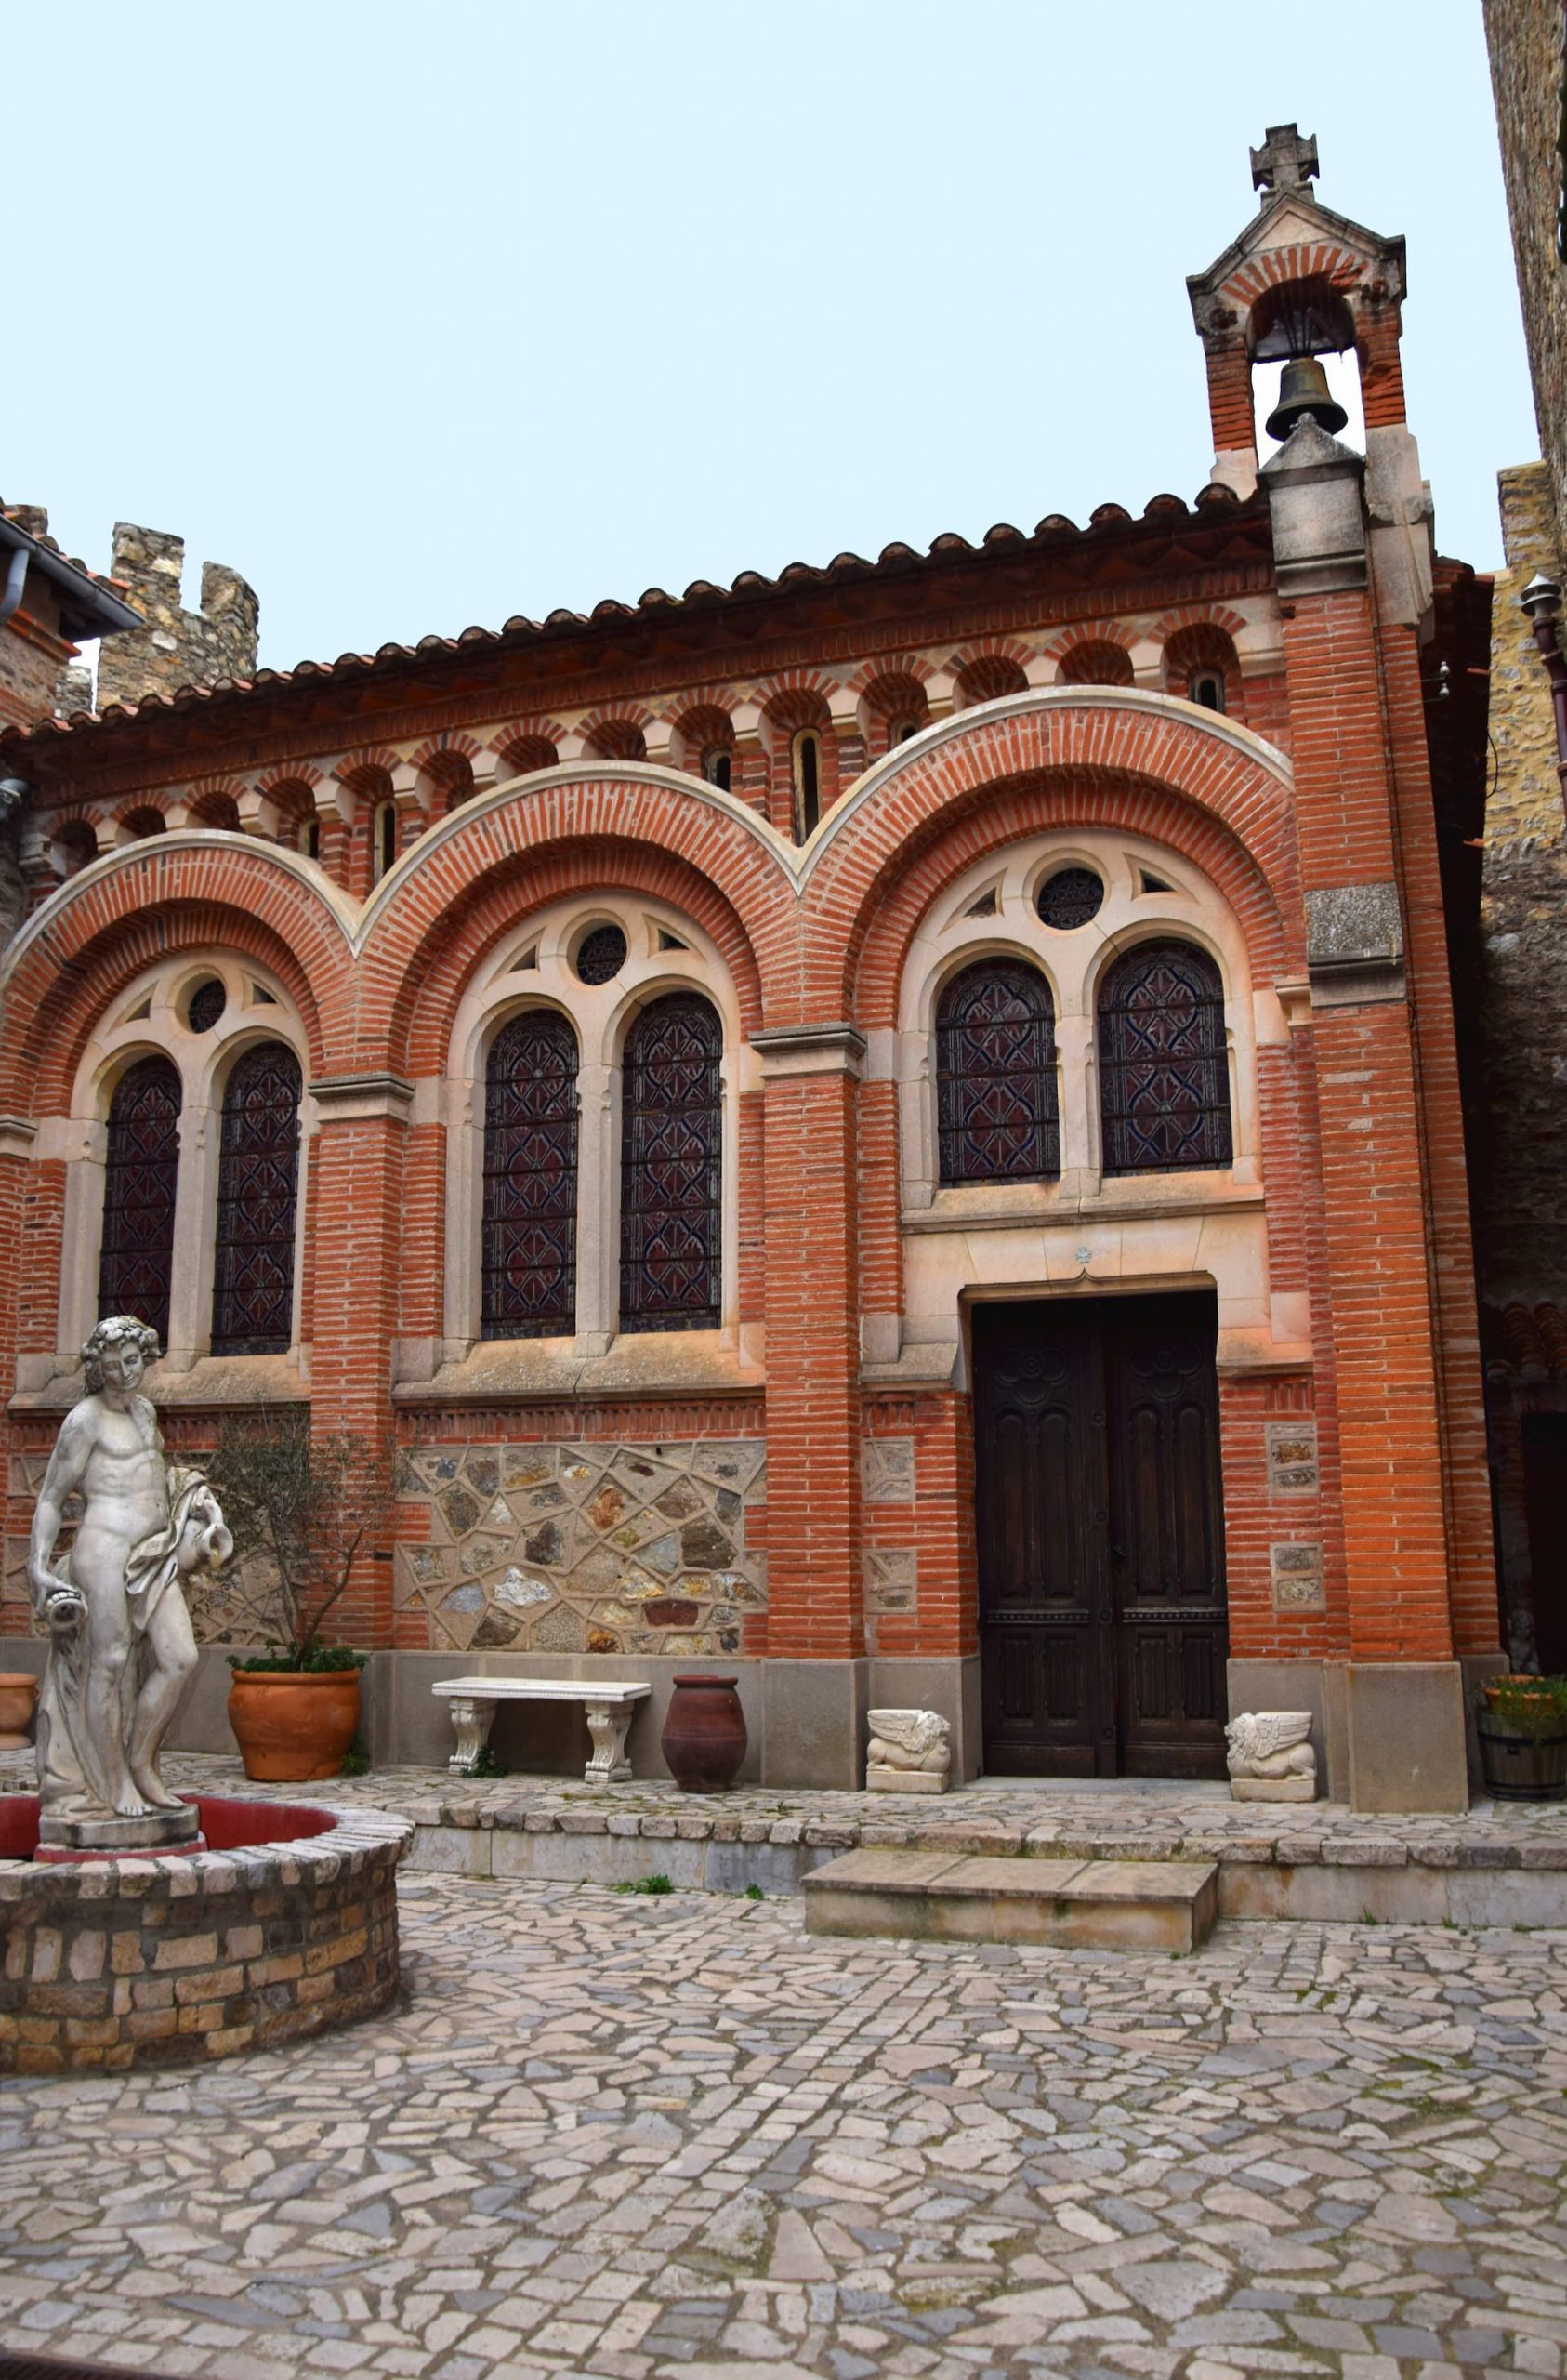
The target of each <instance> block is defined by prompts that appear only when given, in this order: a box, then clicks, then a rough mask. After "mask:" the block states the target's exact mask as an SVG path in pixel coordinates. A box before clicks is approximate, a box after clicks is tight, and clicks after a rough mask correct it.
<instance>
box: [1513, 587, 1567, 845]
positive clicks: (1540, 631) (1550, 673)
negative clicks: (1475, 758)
mask: <svg viewBox="0 0 1567 2380" xmlns="http://www.w3.org/2000/svg"><path fill="white" fill-rule="evenodd" d="M1518 600H1519V602H1520V604H1521V606H1522V608H1523V610H1524V611H1526V612H1527V613H1528V615H1529V625H1530V627H1531V628H1533V629H1534V641H1535V643H1536V644H1537V645H1538V646H1539V648H1540V658H1541V660H1542V661H1543V662H1544V663H1545V665H1546V675H1547V678H1548V679H1549V680H1550V699H1551V707H1552V709H1553V710H1554V711H1555V713H1556V774H1557V779H1558V782H1559V783H1560V787H1561V808H1562V814H1563V817H1564V818H1567V654H1563V652H1562V650H1561V647H1560V644H1559V643H1558V641H1557V635H1556V622H1557V615H1558V614H1559V613H1560V609H1561V589H1560V587H1559V586H1558V585H1557V583H1556V581H1555V579H1554V578H1547V576H1546V575H1545V573H1544V572H1543V571H1537V572H1536V573H1535V575H1534V577H1533V578H1532V579H1531V580H1530V581H1529V584H1528V586H1527V587H1526V588H1524V590H1523V592H1522V594H1521V596H1520V597H1519V599H1518Z"/></svg>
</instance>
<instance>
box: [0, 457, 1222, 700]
mask: <svg viewBox="0 0 1567 2380" xmlns="http://www.w3.org/2000/svg"><path fill="white" fill-rule="evenodd" d="M1262 506H1263V499H1262V498H1261V497H1259V496H1248V497H1241V496H1237V495H1236V494H1235V492H1234V490H1233V489H1232V488H1230V487H1227V486H1225V485H1224V484H1223V483H1218V482H1212V483H1209V484H1208V485H1206V486H1205V487H1203V488H1201V489H1199V491H1198V493H1197V495H1196V496H1195V498H1194V499H1193V501H1192V503H1191V504H1190V505H1188V504H1187V503H1185V502H1184V501H1183V499H1182V498H1181V497H1180V496H1171V495H1168V494H1165V493H1161V494H1158V495H1155V496H1150V497H1149V499H1148V501H1147V503H1146V504H1145V505H1144V506H1143V509H1142V512H1141V514H1140V516H1137V515H1134V514H1132V513H1130V512H1128V511H1127V510H1126V508H1125V506H1123V505H1120V504H1100V505H1097V506H1096V507H1095V509H1094V510H1093V511H1092V512H1091V513H1090V514H1089V516H1088V522H1087V526H1086V528H1081V527H1079V525H1078V523H1077V522H1075V521H1073V520H1070V519H1069V518H1068V517H1067V515H1066V514H1065V513H1061V512H1050V513H1047V514H1046V516H1045V518H1044V519H1043V520H1042V521H1040V522H1036V523H1035V525H1034V529H1033V531H1032V532H1029V531H1025V530H1022V529H1019V528H1016V527H1014V526H1013V524H1012V523H1011V522H1007V521H999V522H995V523H994V526H993V527H991V528H989V529H987V530H986V531H985V533H984V535H983V536H982V537H981V538H980V540H979V541H978V543H975V542H974V541H972V540H971V539H969V538H968V537H964V536H960V535H958V533H957V532H956V531H955V530H945V531H943V532H942V535H941V536H936V537H933V538H932V539H931V541H930V546H929V549H928V552H926V553H923V554H922V553H920V552H918V551H917V550H916V549H915V548H914V547H913V546H909V545H905V544H903V543H902V541H901V540H895V541H894V542H893V543H892V544H890V545H887V546H884V547H883V548H882V549H881V551H880V553H879V554H877V555H876V559H875V561H869V560H867V559H866V557H865V556H864V555H863V554H856V553H850V552H848V551H845V552H842V553H838V554H835V555H834V557H833V559H832V561H831V562H827V563H825V564H822V565H818V564H815V563H811V562H786V563H785V564H784V568H783V569H782V570H781V571H780V572H779V574H778V575H777V577H776V578H769V577H767V576H765V575H764V574H763V573H761V572H760V571H755V570H743V571H742V572H740V574H739V575H738V576H737V577H736V578H735V579H734V581H733V583H732V585H731V586H729V587H721V586H718V585H717V584H715V582H714V581H712V580H711V579H705V578H695V579H692V581H691V585H690V586H689V587H688V588H686V589H685V592H684V593H683V594H682V595H671V594H669V593H668V592H667V590H666V589H665V588H662V587H650V588H647V589H646V590H645V592H644V593H642V594H641V595H639V597H638V599H637V601H636V602H635V603H627V602H622V601H621V600H619V599H618V598H616V597H613V596H611V597H606V598H605V599H604V601H602V602H599V603H596V604H594V606H593V608H592V610H591V611H588V612H573V611H571V610H568V609H566V608H565V607H560V608H559V609H557V610H555V611H553V612H550V613H548V614H547V615H546V617H545V618H544V619H543V620H542V621H541V620H533V619H529V618H528V617H527V616H526V615H524V614H522V613H514V614H513V615H511V617H510V618H509V619H507V620H505V621H503V622H502V624H501V626H500V627H499V628H480V627H477V626H475V627H471V628H463V629H461V630H459V632H458V633H457V634H456V635H455V636H435V635H431V636H424V637H420V638H419V640H418V641H417V642H416V643H415V644H399V643H396V642H388V643H386V644H383V645H379V646H377V647H376V649H375V652H374V653H369V654H366V653H351V652H350V653H341V654H339V655H338V656H337V658H336V661H325V662H323V661H309V660H307V661H299V662H296V664H295V666H294V667H293V668H292V669H257V671H256V673H255V675H254V676H253V677H250V678H218V679H216V680H215V681H213V682H212V683H211V684H210V685H207V686H179V687H177V688H175V689H174V691H173V692H172V693H169V692H165V691H162V690H160V691H158V692H155V693H150V694H143V695H142V696H141V697H140V699H139V700H138V702H136V703H135V704H125V703H110V704H108V705H107V706H106V707H105V708H104V709H103V710H101V711H76V712H73V713H72V716H71V718H70V719H46V720H39V721H35V722H34V723H33V725H32V726H31V727H27V728H21V727H12V728H7V729H4V730H0V744H7V743H20V742H23V741H25V740H26V739H27V738H29V737H31V736H33V735H46V734H53V735H69V734H74V733H77V732H80V731H83V730H86V729H87V728H92V727H101V726H104V725H107V724H109V723H111V722H112V721H122V720H130V719H142V718H148V717H151V716H152V715H154V714H156V713H158V712H161V711H167V710H172V709H175V708H184V707H188V706H190V705H191V704H194V703H201V702H210V701H212V700H213V698H214V697H215V696H217V695H219V694H248V693H253V692H258V691H261V690H262V689H265V690H267V691H269V692H270V691H272V690H275V689H277V688H280V687H284V686H290V685H295V684H297V683H299V682H300V681H305V680H317V679H326V678H336V677H338V676H339V675H341V676H344V677H349V676H354V675H367V674H369V673H371V672H373V671H375V670H378V669H390V668H397V667H400V666H401V665H402V664H404V663H407V662H410V661H416V660H418V659H419V658H420V656H421V655H428V654H435V653H458V652H465V651H466V652H471V651H472V650H473V649H474V648H475V647H476V646H479V645H485V646H494V645H499V644H504V643H506V642H507V641H512V640H514V639H515V640H528V639H533V638H542V637H545V636H547V635H548V634H550V633H551V632H552V631H555V632H559V631H561V630H566V629H580V628H591V627H593V626H594V625H595V624H596V623H598V622H600V621H605V620H612V619H626V620H631V619H636V618H638V617H639V616H641V615H647V614H650V613H656V612H675V611H685V610H691V609H695V608H697V607H699V606H701V605H704V604H718V603H723V602H730V601H731V600H732V599H733V598H735V597H737V596H738V597H742V598H744V597H747V596H757V595H773V594H778V593H780V592H782V591H784V590H785V589H787V588H795V587H800V586H816V587H826V586H830V585H832V584H833V583H834V582H835V581H836V580H843V579H849V578H854V577H876V576H877V575H882V574H884V573H885V574H886V575H892V574H894V573H895V572H897V571H900V570H904V569H907V568H908V567H909V566H910V565H911V564H912V565H915V566H920V565H923V564H926V563H929V562H947V561H951V560H954V559H962V558H981V557H982V556H984V555H985V554H986V553H987V552H994V550H996V549H1000V548H1007V547H1018V546H1041V545H1057V544H1060V545H1065V544H1066V543H1068V542H1069V541H1071V540H1073V539H1083V538H1088V537H1092V536H1096V535H1099V536H1103V535H1105V534H1106V533H1107V532H1110V531H1114V530H1120V529H1125V528H1135V527H1137V526H1139V525H1140V524H1141V523H1142V522H1147V523H1150V524H1151V525H1152V526H1154V527H1159V526H1162V525H1172V526H1173V525H1174V524H1175V523H1176V522H1201V521H1203V520H1204V519H1208V520H1211V519H1213V518H1214V516H1216V515H1218V514H1221V513H1222V514H1225V515H1232V516H1234V517H1237V518H1246V517H1248V516H1251V515H1254V514H1259V513H1260V512H1261V510H1262ZM108 583H112V582H108Z"/></svg>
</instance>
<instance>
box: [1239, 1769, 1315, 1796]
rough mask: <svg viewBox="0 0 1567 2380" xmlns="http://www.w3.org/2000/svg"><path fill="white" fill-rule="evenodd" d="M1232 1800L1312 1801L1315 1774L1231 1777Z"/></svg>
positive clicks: (1312, 1771)
mask: <svg viewBox="0 0 1567 2380" xmlns="http://www.w3.org/2000/svg"><path fill="white" fill-rule="evenodd" d="M1230 1798H1231V1801H1232V1802H1314V1801H1315V1800H1316V1798H1317V1774H1316V1771H1315V1769H1312V1770H1311V1772H1310V1775H1309V1776H1305V1777H1231V1779H1230Z"/></svg>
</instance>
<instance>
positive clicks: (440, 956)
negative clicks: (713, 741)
mask: <svg viewBox="0 0 1567 2380" xmlns="http://www.w3.org/2000/svg"><path fill="white" fill-rule="evenodd" d="M594 881H600V882H603V883H605V884H608V883H609V882H611V881H616V882H619V883H620V884H622V885H624V886H630V887H632V888H634V889H637V890H640V891H645V892H650V893H655V892H656V893H659V895H660V897H662V898H665V899H667V900H669V901H671V902H673V903H674V904H675V905H676V906H687V907H690V908H691V914H692V915H693V916H694V917H695V918H696V919H697V920H698V922H699V923H701V924H702V925H704V927H705V928H706V930H707V931H708V932H710V933H711V934H712V936H713V939H714V941H715V942H716V943H717V944H718V946H719V948H720V949H721V950H722V951H723V953H724V956H725V959H726V961H727V962H728V964H729V965H730V967H731V972H732V973H733V974H734V977H735V980H736V983H737V985H740V986H741V987H742V997H743V1000H744V1003H745V1006H746V1013H747V1022H748V1023H749V1022H750V1019H751V1018H752V1016H755V1017H756V1019H757V1021H760V1019H761V1018H762V1017H763V1016H765V1015H766V1014H768V1013H770V1012H771V1011H772V1010H773V1009H774V1008H775V1007H777V1006H778V1005H779V1003H781V1002H783V1003H785V1004H786V1003H787V1002H788V1001H789V1000H790V999H791V998H793V997H794V985H795V983H796V982H797V976H796V973H795V969H794V958H795V948H796V934H795V909H796V902H795V898H794V893H793V884H792V878H791V871H790V868H789V866H788V862H787V860H786V858H785V857H784V852H783V849H782V847H781V846H780V845H779V844H778V839H777V838H776V837H775V836H773V835H772V834H771V832H770V829H769V828H768V827H767V826H765V825H764V824H763V823H762V822H761V821H760V820H759V819H758V818H757V816H756V814H755V813H754V812H752V811H751V810H749V809H748V808H746V806H745V805H744V803H742V802H740V801H738V800H734V799H733V798H732V797H731V796H730V795H727V794H723V793H720V792H719V791H718V789H717V788H715V787H707V786H704V785H703V784H702V783H701V782H700V781H698V780H693V779H692V778H691V777H689V776H682V775H677V774H675V772H674V771H672V770H665V769H658V768H652V767H645V768H642V767H639V768H631V767H627V768H625V769H624V770H618V769H617V770H616V771H614V772H613V773H606V772H599V771H596V770H590V769H584V768H582V767H581V766H573V767H570V768H564V769H550V770H543V771H540V772H539V773H537V774H535V775H533V776H529V777H525V778H522V779H520V780H519V781H518V783H516V784H515V785H513V786H507V787H500V788H498V789H497V791H496V792H494V794H492V795H489V796H487V797H486V798H485V799H484V800H481V801H479V802H476V803H474V804H473V805H472V807H471V808H470V809H469V810H467V811H466V812H465V813H462V814H461V816H459V817H455V818H453V819H452V820H450V821H449V822H445V823H443V825H442V826H441V828H439V829H436V830H434V831H432V832H431V833H430V834H428V835H426V836H424V837H422V838H421V840H419V842H418V843H417V844H415V847H414V849H413V851H412V852H410V853H407V854H406V855H405V857H404V859H403V860H402V862H401V863H400V864H399V866H397V867H396V868H395V869H393V870H392V872H391V874H390V875H389V876H388V877H387V878H386V879H384V881H383V883H382V884H381V885H380V886H379V887H378V888H377V891H376V894H375V898H374V899H373V900H372V901H371V903H370V904H369V906H368V907H367V909H366V911H365V917H364V924H363V927H362V960H361V965H362V973H363V985H364V988H363V1025H362V1033H363V1036H364V1047H365V1049H366V1051H368V1048H369V1046H370V1044H371V1042H372V1041H378V1043H379V1046H380V1047H381V1048H382V1049H383V1051H385V1052H386V1055H385V1056H384V1057H383V1058H382V1059H381V1060H380V1061H379V1063H384V1064H390V1063H397V1064H417V1065H418V1067H419V1069H420V1071H425V1070H427V1069H429V1068H433V1067H436V1066H438V1065H439V1064H440V1063H441V1059H442V1058H443V1055H444V1051H443V1047H442V1045H441V1034H442V1030H443V1027H442V1025H441V1018H442V1016H443V1015H444V1017H445V1019H446V1020H447V1023H448V1024H449V1021H450V1016H451V1014H452V1012H453V1010H454V1007H455V1003H456V1000H457V999H458V998H460V997H461V990H462V985H463V984H464V982H465V981H466V979H467V972H469V971H470V970H471V968H472V967H474V966H476V965H478V964H479V963H480V960H481V957H482V955H483V952H484V950H485V949H486V948H488V947H489V945H490V943H491V941H492V940H493V939H494V936H495V935H496V934H498V933H500V932H504V931H506V930H507V927H509V926H510V925H513V924H516V923H518V922H519V921H520V919H521V918H522V917H523V916H524V915H525V914H526V911H527V908H528V907H529V906H533V905H535V904H536V903H537V902H539V901H542V900H544V899H546V898H555V897H558V895H559V894H560V893H561V892H564V891H566V890H569V889H571V887H573V886H583V885H586V884H590V883H592V882H594ZM383 987H384V998H383ZM415 1021H416V1022H415ZM415 1033H416V1042H415ZM415 1050H416V1055H415ZM438 1053H439V1054H438Z"/></svg>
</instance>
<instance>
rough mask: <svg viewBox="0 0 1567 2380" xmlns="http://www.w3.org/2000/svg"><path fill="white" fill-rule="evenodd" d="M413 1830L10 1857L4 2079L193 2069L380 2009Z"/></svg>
mask: <svg viewBox="0 0 1567 2380" xmlns="http://www.w3.org/2000/svg"><path fill="white" fill-rule="evenodd" d="M7 1806H9V1805H7ZM208 1806H209V1807H210V1806H211V1805H208ZM5 1815H6V1812H5V1811H0V1818H4V1817H5ZM411 1833H412V1829H411V1828H410V1827H409V1826H408V1825H407V1824H406V1823H405V1822H403V1821H402V1820H401V1819H395V1818H393V1819H388V1818H386V1817H385V1816H383V1815H382V1814H381V1813H379V1812H374V1811H354V1812H351V1813H350V1812H343V1813H341V1814H340V1815H339V1817H338V1819H337V1823H336V1826H335V1827H334V1828H333V1829H332V1830H331V1831H330V1832H329V1833H327V1834H325V1835H324V1836H322V1835H318V1836H315V1837H313V1838H311V1839H309V1840H304V1841H299V1842H286V1841H285V1842H282V1843H277V1844H268V1845H259V1846H257V1847H256V1848H254V1849H243V1850H234V1851H230V1852H228V1853H221V1854H220V1853H205V1852H197V1853H194V1854H188V1855H186V1856H184V1857H183V1858H161V1859H158V1858H144V1859H129V1858H121V1859H106V1860H102V1861H94V1862H93V1863H91V1864H90V1865H87V1866H80V1867H78V1866H59V1867H47V1866H39V1865H36V1864H34V1863H33V1862H32V1861H30V1860H28V1859H25V1858H0V2074H7V2073H16V2074H61V2073H65V2072H68V2071H72V2070H76V2069H82V2068H92V2067H96V2068H99V2069H109V2070H111V2071H112V2070H118V2069H124V2068H126V2067H130V2066H173V2065H186V2064H189V2063H191V2062H192V2061H195V2060H201V2061H204V2060H207V2059H210V2058H217V2057H230V2056H234V2055H235V2054H236V2053H238V2052H241V2051H244V2050H248V2049H273V2048H276V2047H278V2046H279V2045H280V2044H281V2043H283V2042H288V2041H296V2040H299V2039H300V2038H301V2037H303V2036H305V2035H308V2034H312V2033H317V2032H321V2031H323V2030H324V2029H325V2028H327V2027H328V2026H332V2025H342V2024H348V2023H350V2022H352V2021H354V2020H355V2019H356V2018H358V2017H361V2016H372V2015H374V2014H375V2011H377V2010H378V2009H381V2008H384V2007H385V2006H386V2005H387V2003H388V2001H390V2000H391V1999H392V1998H393V1997H394V1996H395V1994H396V1991H397V1988H398V1979H399V1967H398V1939H397V1865H398V1861H399V1860H400V1859H401V1858H402V1854H403V1851H404V1849H405V1847H406V1844H407V1840H408V1837H409V1836H410V1834H411Z"/></svg>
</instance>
